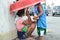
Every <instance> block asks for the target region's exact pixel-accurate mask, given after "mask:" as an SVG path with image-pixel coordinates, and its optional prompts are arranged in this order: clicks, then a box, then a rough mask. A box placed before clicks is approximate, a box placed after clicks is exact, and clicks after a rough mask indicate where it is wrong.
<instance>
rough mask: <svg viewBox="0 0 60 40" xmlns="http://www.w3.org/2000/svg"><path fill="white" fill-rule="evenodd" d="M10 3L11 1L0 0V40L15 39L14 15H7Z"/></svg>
mask: <svg viewBox="0 0 60 40" xmlns="http://www.w3.org/2000/svg"><path fill="white" fill-rule="evenodd" d="M11 2H12V1H11V0H5V1H4V0H0V40H12V39H14V38H16V37H17V35H16V27H15V24H14V19H15V15H14V14H10V13H9V6H10V4H11Z"/></svg>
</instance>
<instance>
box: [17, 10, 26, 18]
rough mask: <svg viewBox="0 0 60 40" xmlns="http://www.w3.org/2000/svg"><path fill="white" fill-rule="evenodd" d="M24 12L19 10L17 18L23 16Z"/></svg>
mask: <svg viewBox="0 0 60 40" xmlns="http://www.w3.org/2000/svg"><path fill="white" fill-rule="evenodd" d="M24 11H25V9H22V10H19V11H18V12H17V15H18V16H19V17H21V16H22V15H24Z"/></svg>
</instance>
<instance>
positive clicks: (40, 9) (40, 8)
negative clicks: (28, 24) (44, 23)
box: [37, 4, 42, 17]
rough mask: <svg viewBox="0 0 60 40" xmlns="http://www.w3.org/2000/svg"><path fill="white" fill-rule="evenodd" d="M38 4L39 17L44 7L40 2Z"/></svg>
mask: <svg viewBox="0 0 60 40" xmlns="http://www.w3.org/2000/svg"><path fill="white" fill-rule="evenodd" d="M37 6H38V10H39V14H38V15H37V16H38V17H39V16H41V15H42V7H41V5H40V4H38V5H37Z"/></svg>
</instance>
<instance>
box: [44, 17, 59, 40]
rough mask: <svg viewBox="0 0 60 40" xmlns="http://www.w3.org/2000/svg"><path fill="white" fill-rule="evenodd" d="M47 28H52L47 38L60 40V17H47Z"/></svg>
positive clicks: (47, 39) (48, 39) (46, 39)
mask: <svg viewBox="0 0 60 40" xmlns="http://www.w3.org/2000/svg"><path fill="white" fill-rule="evenodd" d="M47 29H50V32H47V35H46V36H45V40H60V17H52V16H48V17H47Z"/></svg>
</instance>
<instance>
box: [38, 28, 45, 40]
mask: <svg viewBox="0 0 60 40" xmlns="http://www.w3.org/2000/svg"><path fill="white" fill-rule="evenodd" d="M37 32H38V35H39V39H40V40H44V35H45V34H46V29H42V28H39V27H38V28H37Z"/></svg>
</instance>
